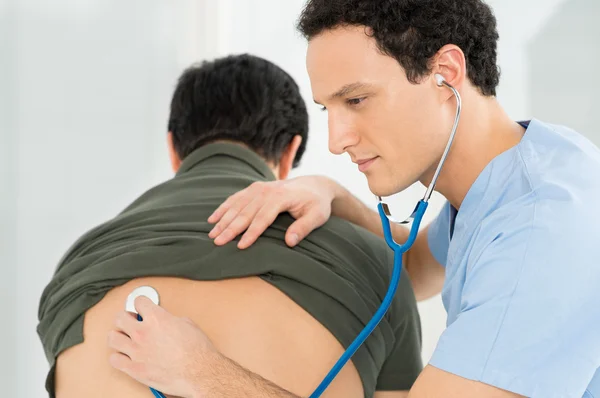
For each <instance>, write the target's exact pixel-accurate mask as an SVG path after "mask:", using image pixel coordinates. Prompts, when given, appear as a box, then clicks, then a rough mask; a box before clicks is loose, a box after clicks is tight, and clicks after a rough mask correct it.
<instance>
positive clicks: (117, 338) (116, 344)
mask: <svg viewBox="0 0 600 398" xmlns="http://www.w3.org/2000/svg"><path fill="white" fill-rule="evenodd" d="M108 347H109V348H112V349H113V350H115V351H117V352H119V353H122V354H125V355H127V356H128V357H130V358H131V357H132V356H133V354H134V352H135V350H136V344H135V343H134V342H133V341H132V340H131V339H130V338H129V336H127V335H126V334H124V333H122V332H118V331H116V330H111V331H110V332H108Z"/></svg>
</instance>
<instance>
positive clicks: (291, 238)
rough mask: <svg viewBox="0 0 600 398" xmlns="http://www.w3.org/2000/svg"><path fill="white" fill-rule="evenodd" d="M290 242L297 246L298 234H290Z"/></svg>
mask: <svg viewBox="0 0 600 398" xmlns="http://www.w3.org/2000/svg"><path fill="white" fill-rule="evenodd" d="M290 244H291V245H292V246H296V245H297V244H298V234H291V235H290Z"/></svg>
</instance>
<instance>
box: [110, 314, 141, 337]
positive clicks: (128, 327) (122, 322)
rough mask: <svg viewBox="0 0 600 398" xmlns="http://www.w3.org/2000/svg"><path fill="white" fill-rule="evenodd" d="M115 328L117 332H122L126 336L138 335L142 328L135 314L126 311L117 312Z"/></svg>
mask: <svg viewBox="0 0 600 398" xmlns="http://www.w3.org/2000/svg"><path fill="white" fill-rule="evenodd" d="M115 326H116V327H117V330H118V331H120V332H123V333H125V334H126V335H128V336H132V335H134V334H136V333H139V332H140V329H141V328H142V325H141V323H140V322H139V321H138V320H137V314H133V313H131V312H128V311H121V312H119V314H118V315H117V316H116V317H115Z"/></svg>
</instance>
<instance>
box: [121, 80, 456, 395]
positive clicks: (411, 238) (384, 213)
mask: <svg viewBox="0 0 600 398" xmlns="http://www.w3.org/2000/svg"><path fill="white" fill-rule="evenodd" d="M435 78H436V81H437V85H438V86H440V87H441V86H446V87H448V88H449V89H450V90H452V92H453V93H454V96H455V97H456V116H455V119H454V125H453V126H452V132H451V133H450V138H449V139H448V144H446V149H445V150H444V153H443V154H442V158H441V159H440V162H439V163H438V166H437V169H436V170H435V173H434V175H433V178H432V179H431V183H430V184H429V187H427V191H426V192H425V195H424V196H423V199H421V200H419V202H418V203H417V206H416V207H415V209H414V211H413V213H412V214H411V215H410V217H408V218H407V219H406V220H404V221H398V220H396V219H395V218H394V217H393V216H392V213H391V211H390V208H389V206H388V205H387V204H386V203H385V202H383V200H382V199H381V197H380V196H377V201H378V204H377V209H378V211H379V217H380V218H381V225H382V226H383V235H384V237H385V241H386V243H387V244H388V246H389V247H390V248H391V249H392V250H393V251H394V267H393V270H392V278H391V281H390V286H389V288H388V291H387V293H386V295H385V297H384V299H383V302H382V303H381V306H380V307H379V309H378V310H377V311H376V312H375V315H374V316H373V318H372V319H371V320H370V321H369V323H368V324H367V326H365V328H364V329H363V330H362V331H361V332H360V333H359V334H358V336H357V337H356V339H354V341H353V342H352V344H350V346H349V347H348V348H347V349H346V351H345V352H344V353H343V354H342V356H341V357H340V359H339V360H338V361H337V362H336V363H335V365H333V367H332V368H331V370H330V371H329V373H328V374H327V375H326V376H325V378H324V379H323V381H322V382H321V384H319V386H318V387H317V389H316V390H315V391H314V392H313V393H312V394H311V395H310V398H317V397H320V396H321V394H323V391H325V389H327V387H328V386H329V384H331V382H332V381H333V379H334V378H335V377H336V376H337V374H338V373H339V372H340V370H342V368H343V367H344V365H345V364H346V362H348V361H349V360H350V358H352V356H353V355H354V353H355V352H356V351H357V350H358V348H359V347H360V346H361V345H362V344H363V343H364V342H365V340H366V339H367V337H369V335H370V334H371V333H372V332H373V330H374V329H375V328H376V327H377V325H378V324H379V322H380V321H381V319H382V318H383V316H384V315H385V313H386V312H387V310H388V308H389V307H390V304H391V303H392V299H393V298H394V295H395V294H396V289H397V288H398V283H399V282H400V271H401V270H402V255H403V254H404V253H406V252H407V251H408V250H409V249H410V248H411V247H412V245H413V244H414V243H415V239H416V238H417V233H418V232H419V227H420V226H421V220H422V219H423V215H424V214H425V210H427V204H428V202H429V199H430V198H431V195H432V193H433V190H434V188H435V183H436V182H437V179H438V177H439V175H440V171H441V169H442V166H443V165H444V162H445V161H446V158H447V157H448V152H449V151H450V147H451V146H452V142H453V141H454V136H455V135H456V129H457V128H458V121H459V120H460V113H461V98H460V94H459V93H458V91H456V89H455V88H454V87H452V86H451V85H450V84H448V82H446V80H445V79H444V77H443V76H442V75H439V74H436V75H435ZM390 221H391V222H393V223H396V224H409V223H411V222H412V226H411V228H410V232H409V235H408V239H407V240H406V242H404V244H399V243H396V241H395V240H394V237H393V236H392V231H391V227H390ZM142 295H143V296H147V297H148V298H150V300H152V301H153V302H154V304H156V305H158V303H159V297H158V292H157V291H156V290H155V289H153V288H152V287H150V286H142V287H139V288H137V289H135V290H134V291H133V292H132V293H131V294H130V295H129V296H128V298H127V303H126V310H127V311H130V312H133V313H135V314H137V319H138V321H141V320H142V318H141V316H140V315H139V314H138V313H137V311H136V309H135V306H134V305H133V302H134V300H135V298H136V297H138V296H142ZM150 391H151V392H152V394H154V397H155V398H166V397H165V395H164V394H163V393H161V392H159V391H157V390H155V389H153V388H152V387H150Z"/></svg>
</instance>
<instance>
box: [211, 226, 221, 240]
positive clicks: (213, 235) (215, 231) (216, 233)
mask: <svg viewBox="0 0 600 398" xmlns="http://www.w3.org/2000/svg"><path fill="white" fill-rule="evenodd" d="M217 236H219V229H218V228H217V227H214V228H213V229H211V230H210V232H209V233H208V237H209V238H211V239H214V238H216V237H217Z"/></svg>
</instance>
